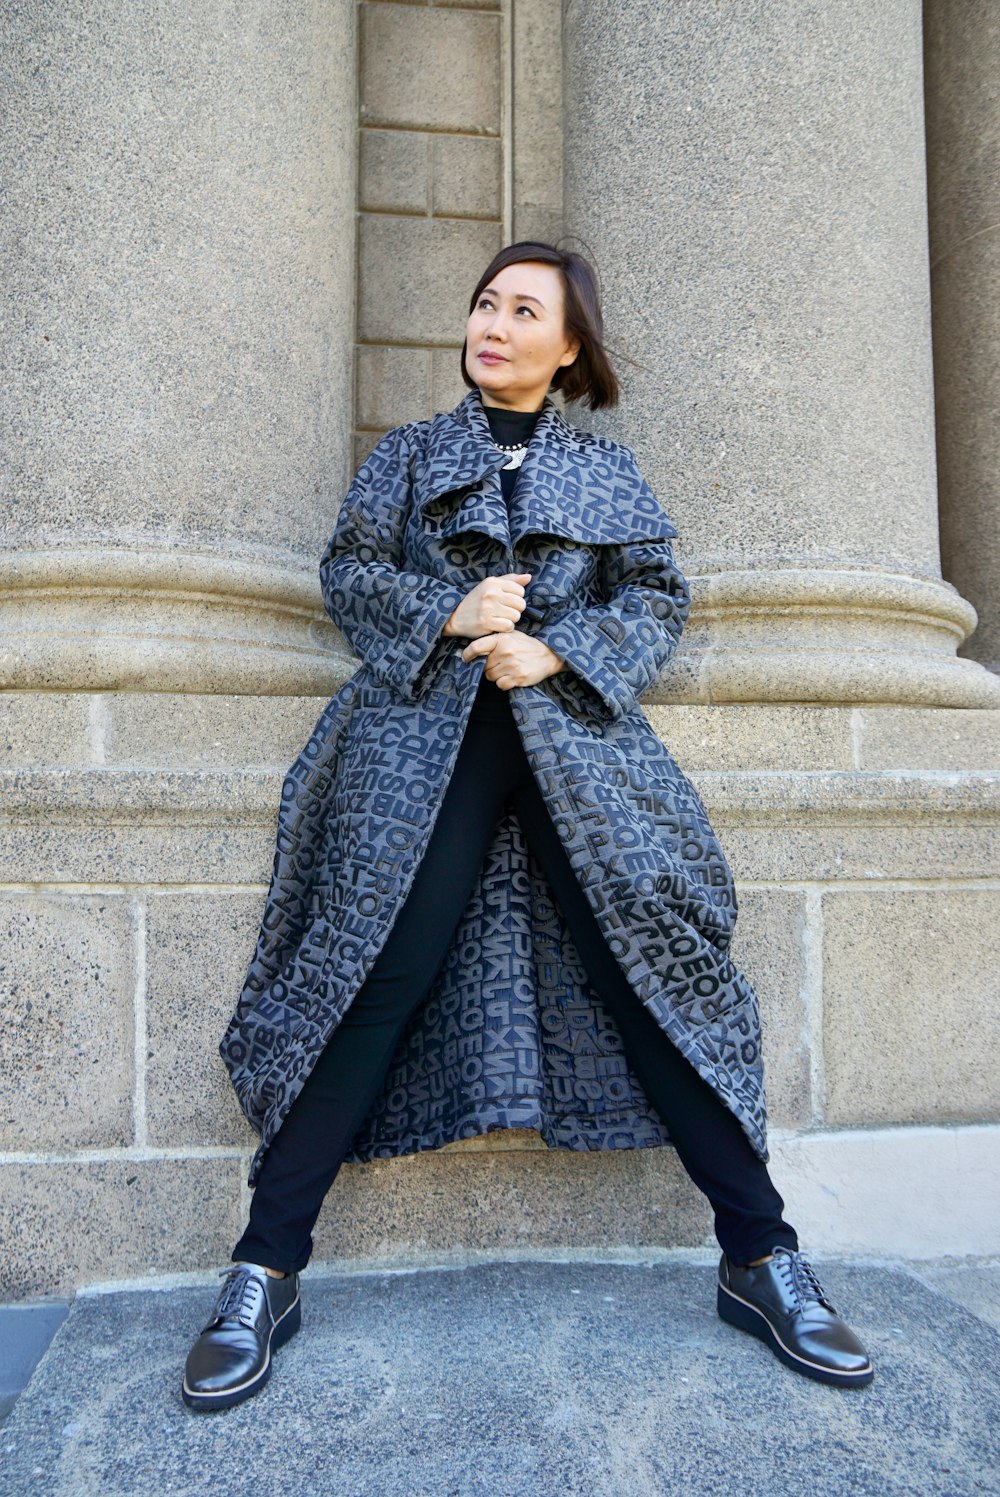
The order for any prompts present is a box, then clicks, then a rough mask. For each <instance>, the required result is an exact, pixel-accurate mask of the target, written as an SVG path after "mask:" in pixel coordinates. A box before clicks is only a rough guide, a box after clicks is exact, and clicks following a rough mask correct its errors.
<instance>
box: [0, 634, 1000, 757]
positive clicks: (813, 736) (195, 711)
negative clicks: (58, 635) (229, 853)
mask: <svg viewBox="0 0 1000 1497" xmlns="http://www.w3.org/2000/svg"><path fill="white" fill-rule="evenodd" d="M351 669H353V665H352V663H351V661H350V660H349V659H348V658H347V656H346V654H345V655H344V657H343V670H342V672H341V674H342V677H343V678H344V679H346V677H347V676H348V675H349V674H350V671H351ZM328 700H329V698H328V697H327V696H325V695H306V696H274V695H265V696H245V695H238V694H233V693H227V694H221V693H220V694H209V693H205V692H135V691H27V690H26V691H8V692H4V693H0V765H4V766H6V767H9V768H11V769H21V768H28V767H38V768H55V767H57V766H64V767H66V768H69V769H73V768H83V767H86V766H94V767H108V768H119V769H126V768H146V769H152V768H158V769H213V768H215V769H219V768H222V769H225V770H227V771H228V770H230V769H246V768H256V767H258V766H270V767H272V768H280V769H282V770H284V768H285V767H286V766H287V765H288V764H290V763H291V761H292V760H293V759H294V758H295V756H296V754H297V753H298V752H299V750H300V749H301V748H302V746H303V744H304V743H305V742H306V740H307V739H308V737H309V734H310V733H311V731H312V729H313V726H314V724H315V722H316V720H317V718H318V717H319V715H320V713H321V712H322V710H323V709H324V707H325V706H326V704H327V701H328ZM642 706H643V710H644V711H645V713H646V716H647V717H648V718H649V721H650V723H651V724H652V726H653V728H654V730H655V731H656V732H657V734H658V735H659V736H660V738H661V739H662V740H663V742H664V743H665V744H666V745H667V747H668V748H669V749H670V751H671V753H672V754H673V755H674V757H675V758H676V759H677V762H678V763H679V764H680V765H681V767H682V768H683V769H685V770H687V771H689V772H692V773H694V772H696V771H704V770H717V771H719V772H722V773H728V772H731V771H732V772H735V771H739V772H743V773H746V772H750V771H756V772H766V771H771V770H782V771H787V770H852V769H855V770H856V769H863V770H902V771H904V772H911V771H915V770H930V771H938V770H949V771H966V770H968V771H972V772H976V771H980V770H990V769H996V770H1000V711H997V710H989V709H986V710H984V709H979V708H969V709H966V708H948V707H930V708H926V707H879V706H869V707H844V706H835V705H822V704H817V703H814V704H812V705H802V704H798V703H790V702H786V703H761V702H731V703H716V704H713V705H705V706H699V705H690V704H688V705H679V704H666V703H664V702H663V701H662V698H661V696H660V694H659V693H658V692H657V690H656V689H655V688H653V689H652V690H650V691H649V692H647V693H646V695H645V696H644V697H643V698H642Z"/></svg>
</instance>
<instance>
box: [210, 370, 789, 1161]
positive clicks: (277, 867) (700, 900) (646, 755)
mask: <svg viewBox="0 0 1000 1497" xmlns="http://www.w3.org/2000/svg"><path fill="white" fill-rule="evenodd" d="M503 462H504V458H503V456H502V454H501V453H500V452H499V451H498V450H497V448H496V447H494V445H493V443H492V441H491V440H490V432H489V425H488V423H487V420H486V416H485V413H484V411H483V408H482V405H481V401H480V396H479V392H478V391H477V390H473V391H470V393H469V394H468V395H467V396H466V397H465V399H464V400H462V401H461V403H460V404H459V405H458V406H457V407H456V408H455V410H454V411H452V412H451V413H450V414H447V415H444V414H443V415H438V416H435V417H434V418H433V419H432V420H430V421H418V422H413V423H410V424H408V425H406V426H400V427H397V428H395V430H393V431H390V432H389V433H388V434H387V435H386V436H385V437H383V438H382V440H381V441H380V442H379V444H378V446H377V447H376V448H375V450H374V452H373V453H372V454H371V456H370V457H369V458H368V460H367V461H366V462H365V463H364V464H363V465H362V467H361V468H360V469H359V471H358V473H357V475H356V476H355V478H354V481H353V483H352V484H351V487H350V490H349V492H348V494H347V497H346V499H345V500H344V503H343V505H342V507H341V510H340V514H339V516H338V518H337V522H336V527H335V530H334V533H333V537H332V539H331V541H330V544H329V546H328V547H327V550H326V552H325V554H324V556H323V560H322V563H321V568H320V576H321V580H322V586H323V595H324V601H325V604H326V608H327V611H328V612H329V614H330V616H331V618H332V619H333V620H334V622H335V623H336V624H337V626H338V627H339V628H340V629H341V630H342V631H343V633H344V635H345V636H346V638H347V639H348V640H349V642H350V644H351V646H352V647H353V649H354V650H355V652H356V653H357V655H358V656H359V658H360V660H361V666H360V668H359V669H358V670H357V671H356V673H355V674H354V675H353V676H352V677H351V678H350V680H349V681H347V682H346V683H345V684H344V685H343V686H342V687H341V688H340V689H339V690H338V691H337V693H336V695H335V696H334V697H333V699H332V700H331V702H330V703H329V705H328V706H327V707H326V709H325V711H324V712H323V714H322V716H321V717H320V719H319V722H318V723H317V725H316V728H315V730H314V732H313V734H312V737H311V738H310V739H309V742H308V743H307V745H306V747H305V748H304V750H303V751H302V754H301V755H300V757H299V758H298V759H297V760H296V761H295V763H294V764H293V765H292V767H291V769H290V770H289V772H288V775H287V777H286V779H285V783H284V788H283V791H282V803H281V810H280V815H279V823H278V834H277V848H276V852H275V859H274V873H273V878H272V882H271V888H270V892H269V894H268V898H267V903H266V906H265V909H264V915H263V921H262V924H261V930H260V937H259V940H258V944H257V949H256V953H255V955H254V958H253V961H252V963H251V966H250V970H249V973H248V976H247V981H246V986H245V988H244V990H243V993H242V996H241V998H240V1000H239V1003H238V1005H237V1008H236V1012H235V1014H234V1015H233V1018H232V1020H231V1022H230V1024H229V1027H228V1029H227V1031H226V1034H225V1036H224V1038H223V1040H222V1042H221V1045H220V1050H221V1054H222V1057H223V1059H224V1061H225V1063H226V1065H227V1067H228V1069H229V1072H230V1075H231V1077H232V1081H233V1085H234V1086H235V1088H236V1091H237V1094H238V1096H239V1100H240V1103H241V1105H242V1107H243V1110H244V1112H245V1113H246V1115H247V1117H248V1119H249V1120H250V1122H251V1123H252V1124H253V1126H254V1128H255V1129H256V1130H257V1131H258V1132H259V1133H260V1135H261V1142H260V1146H259V1148H258V1150H257V1152H256V1154H255V1156H254V1160H253V1163H252V1165H251V1170H250V1183H251V1184H253V1183H255V1181H256V1179H257V1176H258V1173H259V1169H260V1163H261V1160H262V1158H263V1154H264V1150H265V1149H266V1148H267V1146H268V1145H269V1143H270V1141H271V1139H272V1138H273V1137H274V1134H275V1132H276V1131H277V1129H278V1128H279V1127H280V1125H281V1122H282V1119H283V1118H284V1117H285V1115H286V1113H287V1112H288V1109H289V1107H290V1106H291V1104H292V1103H293V1102H294V1100H295V1098H296V1096H297V1095H298V1093H299V1091H300V1090H301V1088H302V1085H303V1083H304V1081H305V1079H306V1077H307V1076H308V1075H309V1072H310V1070H311V1068H312V1066H313V1065H314V1064H315V1062H316V1060H317V1058H318V1056H319V1054H320V1051H321V1050H322V1048H323V1046H324V1045H325V1044H326V1042H327V1041H328V1039H329V1038H330V1035H331V1034H332V1032H333V1031H334V1029H335V1028H336V1026H337V1024H338V1022H339V1021H340V1019H341V1017H342V1015H343V1013H344V1011H345V1009H346V1008H347V1007H348V1005H349V1004H350V1003H351V1001H352V999H353V998H354V996H355V994H356V993H357V991H358V989H359V987H360V986H361V984H362V982H363V981H364V979H365V976H366V975H367V972H368V970H369V968H370V967H371V964H372V962H373V961H374V959H375V957H376V956H377V955H378V953H379V951H380V950H381V948H382V945H383V943H384V941H385V939H386V936H387V935H388V932H389V929H390V927H391V925H392V923H393V918H394V916H395V915H396V913H397V912H398V910H399V909H400V907H401V904H402V901H403V900H404V899H405V898H406V895H407V892H408V890H409V888H410V885H411V883H412V880H413V877H414V874H415V872H416V869H417V867H418V865H419V863H420V860H421V857H422V855H423V852H424V849H425V847H426V845H427V842H428V839H429V837H430V833H431V830H432V827H433V825H434V820H435V817H436V814H437V811H438V808H439V807H440V805H441V801H442V797H443V796H444V793H445V790H446V789H447V786H448V780H449V776H450V774H451V770H452V766H453V764H454V761H455V758H456V755H457V753H458V748H459V744H460V741H461V739H462V735H463V732H464V729H465V724H466V721H467V719H468V716H469V711H470V709H471V707H472V702H473V698H474V697H475V694H476V688H477V686H478V684H479V680H480V677H481V676H482V674H483V670H484V665H485V662H484V658H483V657H481V656H480V657H478V658H477V659H475V660H474V661H471V662H466V661H463V660H462V659H461V652H462V649H463V647H464V645H465V644H466V643H467V641H465V640H463V639H461V638H456V637H454V636H452V637H445V636H443V635H442V633H441V631H442V628H443V626H444V623H445V621H446V619H447V618H448V616H449V614H450V613H451V612H452V610H453V609H454V608H455V607H456V606H457V605H458V603H459V601H460V600H461V598H462V597H463V596H464V594H465V593H466V592H468V590H469V589H470V588H471V587H473V586H474V585H475V584H476V583H477V582H479V581H481V580H482V579H483V578H484V577H486V576H489V575H491V574H497V573H503V572H514V571H517V572H522V571H523V572H530V573H531V574H532V578H531V581H530V583H529V584H528V586H527V588H526V595H525V596H526V604H527V606H526V608H525V611H524V613H523V614H522V615H521V619H520V622H519V624H518V627H519V628H521V629H524V630H526V631H527V632H528V633H531V634H534V635H536V636H537V637H538V638H540V639H543V640H545V642H546V643H547V644H548V645H549V646H550V647H551V648H552V649H553V650H554V651H555V652H556V654H558V655H560V656H561V657H562V658H563V659H564V660H565V662H566V665H567V669H566V670H564V671H561V672H559V673H558V674H557V675H555V676H551V677H549V678H548V679H547V680H545V681H543V682H541V683H540V684H538V685H536V686H525V687H515V688H514V689H513V690H512V691H511V692H510V701H511V708H512V711H513V714H514V717H515V720H516V722H517V726H518V729H519V731H520V733H521V737H522V740H523V743H524V748H525V751H526V753H527V756H528V760H529V762H530V764H531V767H532V770H533V772H534V774H535V776H536V778H537V781H538V784H539V787H540V788H541V791H542V794H543V796H544V798H545V801H546V804H547V806H548V809H549V811H550V813H551V816H552V819H553V821H554V823H555V825H556V827H557V829H558V831H559V835H560V837H561V838H562V841H563V844H564V846H565V848H566V851H567V853H568V855H569V859H570V861H571V863H572V865H573V867H574V869H575V870H576V873H577V875H578V877H579V880H580V884H581V886H582V888H583V889H584V890H585V891H586V894H587V897H588V898H589V900H590V902H591V904H592V906H593V909H594V912H595V915H596V916H597V919H598V921H599V923H600V925H601V928H602V930H603V931H604V934H605V936H606V937H607V940H608V942H609V944H610V946H611V948H612V950H613V951H614V953H615V955H616V957H617V958H618V961H619V962H620V963H621V966H622V969H623V971H624V972H625V974H626V976H627V977H628V979H629V981H630V983H631V985H632V987H633V988H634V989H635V994H636V1002H637V1003H644V1004H645V1005H646V1006H647V1008H648V1009H649V1011H650V1012H651V1013H652V1014H653V1016H654V1017H655V1019H656V1021H657V1023H659V1024H660V1026H661V1027H662V1028H663V1029H664V1030H665V1031H666V1033H667V1034H668V1035H669V1037H670V1039H671V1040H672V1041H673V1042H674V1043H675V1044H676V1045H677V1046H678V1048H679V1049H680V1050H681V1051H682V1052H683V1054H684V1055H685V1056H687V1058H688V1060H689V1061H690V1062H691V1064H692V1065H693V1066H695V1068H696V1069H697V1070H698V1071H699V1073H700V1074H701V1075H702V1076H703V1077H704V1078H705V1080H706V1081H708V1082H709V1084H710V1085H711V1086H712V1087H714V1088H715V1091H716V1092H717V1094H718V1095H719V1097H720V1098H721V1099H722V1101H723V1102H724V1103H725V1105H726V1106H727V1107H729V1108H730V1109H731V1110H732V1112H733V1113H734V1114H735V1116H736V1117H737V1118H738V1119H739V1121H740V1123H741V1124H742V1126H743V1128H744V1129H745V1131H746V1133H747V1136H748V1137H749V1139H750V1142H751V1144H752V1145H753V1147H754V1149H755V1150H756V1152H757V1153H758V1155H759V1156H760V1157H761V1158H762V1159H765V1160H766V1159H767V1144H766V1136H765V1114H764V1093H763V1078H762V1070H761V1059H760V1031H759V1017H758V1011H757V1000H756V997H755V994H754V992H753V989H752V987H751V986H750V984H749V982H748V981H747V979H746V977H745V976H744V975H743V974H742V973H741V972H740V971H739V970H738V969H737V968H736V967H735V966H734V965H733V963H732V962H731V961H730V959H729V956H728V954H727V953H728V949H729V944H730V937H731V934H732V929H733V924H734V921H735V918H736V899H735V896H734V891H733V881H732V875H731V873H730V870H729V866H728V864H727V862H726V859H725V857H724V855H723V853H722V850H721V848H720V847H719V844H718V842H717V840H716V838H715V835H714V834H713V832H712V829H711V827H710V826H709V823H708V818H707V816H706V814H705V809H704V807H703V806H702V803H701V801H700V799H699V797H698V795H697V794H696V792H695V790H694V788H693V787H692V785H691V784H690V783H689V782H688V780H687V779H686V778H685V776H684V775H683V774H682V773H681V771H680V770H679V768H678V767H677V765H676V763H675V762H674V760H673V758H672V757H671V756H670V754H669V753H668V752H667V750H666V749H665V748H664V747H663V745H662V743H661V742H660V740H659V739H658V738H657V736H656V734H655V733H654V732H653V730H652V728H651V727H650V724H649V722H648V720H647V718H646V716H645V714H644V712H643V711H642V708H641V707H640V706H639V704H638V702H637V697H638V696H639V694H640V693H641V692H642V691H644V690H645V689H646V688H647V687H648V686H650V685H651V684H652V683H653V682H654V681H655V680H656V677H657V675H658V674H659V672H660V671H661V670H662V669H663V667H664V665H665V664H666V662H667V660H668V659H669V657H670V655H671V653H672V652H673V650H674V648H675V646H676V644H677V641H678V638H679V637H680V634H681V630H682V629H683V626H684V621H685V618H686V617H687V612H688V607H689V601H690V600H689V594H688V589H687V585H686V583H685V581H684V578H683V577H682V576H681V574H680V572H679V571H678V569H677V567H676V565H675V564H674V560H673V554H672V550H671V546H670V537H672V536H674V535H676V534H677V532H676V530H675V529H674V527H673V526H672V525H671V523H670V521H669V520H668V519H667V518H666V516H665V515H664V513H663V511H662V509H661V508H660V505H659V504H658V502H657V500H656V498H655V497H654V495H653V493H652V492H651V490H650V489H649V487H648V485H647V484H646V483H645V481H644V479H643V478H642V476H641V475H640V473H639V471H638V469H637V467H636V463H635V458H634V456H633V454H632V453H631V452H630V451H629V450H628V449H627V448H625V447H622V446H619V445H618V444H616V443H615V442H612V441H609V440H608V439H606V438H603V437H598V436H594V435H592V434H590V433H588V432H584V431H579V430H576V429H575V428H573V427H572V426H570V425H569V424H568V423H567V422H566V420H565V419H564V418H563V416H562V415H561V414H560V412H559V410H558V408H557V407H556V406H555V405H554V404H553V403H552V401H550V400H546V403H545V406H544V410H543V413H542V415H541V417H540V419H539V421H538V424H537V427H536V429H535V433H534V436H533V437H532V440H531V443H530V444H529V448H528V452H527V454H526V456H525V460H524V463H523V466H522V468H521V470H520V475H519V481H518V484H517V488H516V490H515V492H514V495H513V497H512V499H511V501H510V507H509V512H508V508H507V506H506V505H505V503H504V500H503V496H502V494H501V489H500V480H499V476H498V473H499V469H500V467H501V466H502V464H503ZM494 1128H534V1129H537V1130H538V1132H539V1133H540V1134H541V1136H542V1137H543V1138H544V1139H545V1141H546V1142H547V1143H548V1144H550V1145H552V1146H560V1147H564V1148H573V1149H608V1148H615V1149H618V1148H640V1147H646V1146H650V1145H657V1144H664V1143H667V1142H669V1138H668V1135H667V1132H666V1130H665V1128H664V1126H663V1124H662V1122H661V1121H660V1119H659V1118H658V1116H657V1115H656V1113H655V1112H653V1111H652V1110H651V1108H650V1104H649V1103H648V1101H647V1100H646V1097H645V1095H644V1093H643V1091H642V1088H641V1086H640V1085H639V1082H638V1080H637V1078H636V1077H635V1076H634V1075H633V1074H632V1073H631V1071H630V1070H629V1068H628V1066H627V1064H626V1062H625V1059H624V1055H623V1051H622V1045H621V1039H620V1036H619V1033H618V1031H617V1028H616V1027H615V1025H614V1022H613V1020H612V1019H611V1018H610V1016H609V1015H608V1014H607V1013H605V1011H604V1009H603V1008H602V1005H601V1003H600V1000H599V997H598V995H597V994H596V992H595V991H594V990H593V989H592V988H591V987H589V986H588V982H587V975H586V971H585V969H584V968H583V967H582V965H581V962H580V958H579V956H578V954H577V952H576V950H575V948H574V946H573V943H572V940H571V938H570V936H569V933H568V930H567V928H566V926H565V925H564V923H563V920H562V917H561V915H560V913H559V911H558V909H557V908H556V907H555V905H554V903H553V900H552V896H551V892H550V890H549V887H548V884H547V881H546V879H545V876H544V874H543V873H542V871H541V869H540V867H539V865H538V864H537V862H536V861H535V859H534V856H533V855H532V854H530V853H529V851H528V850H527V847H526V844H525V841H524V837H523V834H522V832H521V829H520V827H519V825H518V823H517V819H516V817H515V816H514V814H513V813H512V812H511V813H508V814H507V815H505V816H504V817H503V818H502V819H501V820H500V822H498V824H497V827H496V832H495V836H494V840H493V843H492V845H491V847H490V849H489V852H488V854H487V856H486V858H485V860H484V863H483V866H482V868H481V870H480V874H479V877H478V880H477V883H476V885H475V887H474V888H473V889H472V891H471V893H470V895H469V900H468V903H467V905H466V908H465V911H464V914H463V916H462V919H461V921H460V923H459V926H458V929H457V930H456V933H455V937H454V940H453V942H452V945H451V948H450V949H449V951H448V954H447V956H446V958H445V960H444V962H443V964H442V966H441V968H440V970H439V972H438V975H437V978H436V979H435V985H434V987H433V989H432V991H431V992H430V994H429V995H428V998H427V1001H426V1002H425V1004H424V1005H423V1007H422V1008H421V1010H420V1011H419V1012H418V1013H417V1014H416V1015H415V1017H414V1018H413V1020H412V1021H411V1023H410V1025H409V1027H408V1029H407V1031H406V1032H405V1034H404V1035H403V1037H402V1039H401V1040H400V1043H399V1047H398V1049H397V1051H396V1054H395V1056H394V1057H393V1061H392V1063H391V1065H390V1068H389V1072H388V1075H387V1077H386V1082H385V1086H384V1088H383V1090H382V1093H381V1095H380V1097H379V1098H378V1099H377V1101H376V1102H375V1104H374V1105H373V1107H372V1110H371V1112H370V1113H369V1115H368V1117H367V1119H366V1120H365V1122H364V1124H363V1125H362V1127H361V1129H360V1131H359V1133H358V1134H357V1135H356V1137H355V1140H354V1144H353V1148H352V1151H351V1153H350V1154H349V1155H348V1156H347V1157H348V1159H351V1160H360V1159H370V1158H375V1157H383V1156H390V1155H395V1154H405V1153H412V1152H414V1151H416V1150H419V1149H426V1148H432V1147H435V1146H437V1145H439V1144H443V1143H447V1142H449V1141H451V1140H453V1139H457V1138H465V1137H470V1136H472V1135H475V1134H479V1133H484V1132H486V1131H488V1130H491V1129H494Z"/></svg>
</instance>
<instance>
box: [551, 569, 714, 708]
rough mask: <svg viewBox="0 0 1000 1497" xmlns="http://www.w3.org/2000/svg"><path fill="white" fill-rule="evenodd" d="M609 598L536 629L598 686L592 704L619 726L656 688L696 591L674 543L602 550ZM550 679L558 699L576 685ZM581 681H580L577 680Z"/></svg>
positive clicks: (602, 576) (592, 688)
mask: <svg viewBox="0 0 1000 1497" xmlns="http://www.w3.org/2000/svg"><path fill="white" fill-rule="evenodd" d="M600 550H601V559H600V568H599V576H600V580H601V586H602V591H603V593H604V599H605V601H603V602H601V603H596V604H592V605H590V606H587V607H582V608H575V609H571V610H570V611H568V612H566V613H561V614H560V615H559V616H558V617H557V618H555V619H553V621H552V622H551V623H549V624H543V625H542V626H541V628H539V629H537V630H536V631H535V637H536V638H537V639H541V640H543V641H544V642H545V644H547V645H548V647H549V649H550V650H554V651H555V653H556V654H557V655H559V656H561V658H562V659H563V660H565V662H566V665H567V666H568V667H569V669H570V670H571V671H572V672H573V674H574V675H575V676H576V677H577V678H579V680H580V681H582V682H584V683H585V684H586V686H588V687H589V688H590V693H588V699H589V701H588V705H591V706H595V705H596V707H597V711H598V714H599V715H600V716H601V717H603V718H604V720H605V721H610V722H615V721H617V719H618V718H620V717H622V716H623V715H624V714H625V713H626V712H628V711H629V710H630V708H632V707H634V706H635V704H636V701H637V699H638V698H639V696H640V695H641V694H642V692H644V691H645V690H646V688H647V687H649V686H652V684H653V682H654V681H655V680H656V678H657V676H658V675H659V674H660V672H661V671H662V670H663V667H664V666H665V665H666V663H667V661H668V660H669V659H670V657H671V655H672V654H673V653H674V650H675V649H676V648H677V642H678V640H679V639H680V637H681V633H682V631H683V628H684V622H685V620H686V618H687V615H688V610H689V609H690V607H691V594H690V590H689V588H688V585H687V583H686V581H685V580H684V577H683V576H682V574H681V572H680V571H679V569H678V567H677V565H676V563H675V562H674V556H673V550H672V548H671V545H670V542H669V541H668V540H653V539H650V540H640V541H631V542H627V543H625V544H619V545H605V546H602V547H601V548H600ZM564 674H565V673H564V672H559V673H558V674H557V675H555V676H551V677H549V683H550V685H552V686H553V688H554V689H555V690H556V693H557V695H563V694H564V692H565V691H566V689H567V687H568V685H569V683H567V682H564V681H563V679H562V678H563V675H564ZM574 684H576V683H574Z"/></svg>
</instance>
